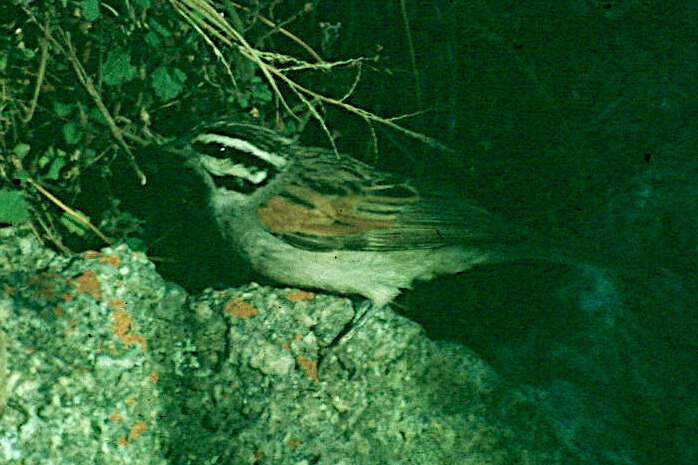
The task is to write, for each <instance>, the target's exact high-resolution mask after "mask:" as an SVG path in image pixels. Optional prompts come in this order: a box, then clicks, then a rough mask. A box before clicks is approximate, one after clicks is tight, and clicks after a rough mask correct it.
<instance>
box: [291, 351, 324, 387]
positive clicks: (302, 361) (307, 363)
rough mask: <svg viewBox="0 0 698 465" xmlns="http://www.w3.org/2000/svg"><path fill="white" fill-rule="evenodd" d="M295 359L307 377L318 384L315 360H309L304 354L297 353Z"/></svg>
mask: <svg viewBox="0 0 698 465" xmlns="http://www.w3.org/2000/svg"><path fill="white" fill-rule="evenodd" d="M296 361H297V362H298V364H299V365H300V366H301V368H303V370H305V374H306V375H307V376H308V378H310V379H312V380H313V383H314V384H315V385H318V384H320V378H319V377H318V373H317V361H315V360H309V359H307V358H306V357H305V356H304V355H298V356H297V357H296Z"/></svg>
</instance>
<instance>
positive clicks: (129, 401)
mask: <svg viewBox="0 0 698 465" xmlns="http://www.w3.org/2000/svg"><path fill="white" fill-rule="evenodd" d="M135 403H136V398H135V397H129V398H128V399H126V405H133V404H135Z"/></svg>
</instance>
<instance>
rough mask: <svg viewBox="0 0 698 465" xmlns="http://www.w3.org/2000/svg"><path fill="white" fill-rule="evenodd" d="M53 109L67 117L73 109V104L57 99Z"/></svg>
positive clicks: (57, 113) (59, 114)
mask: <svg viewBox="0 0 698 465" xmlns="http://www.w3.org/2000/svg"><path fill="white" fill-rule="evenodd" d="M53 111H55V112H56V115H58V116H61V117H66V116H68V115H69V114H70V113H71V112H72V111H73V105H71V104H70V103H61V102H58V101H55V102H53Z"/></svg>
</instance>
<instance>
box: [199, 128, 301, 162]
mask: <svg viewBox="0 0 698 465" xmlns="http://www.w3.org/2000/svg"><path fill="white" fill-rule="evenodd" d="M194 141H195V142H203V143H204V144H209V143H211V142H216V143H219V144H221V145H222V146H223V147H224V148H225V147H233V148H236V149H238V150H240V151H242V152H246V153H249V154H251V155H254V156H255V157H258V158H261V159H262V160H264V161H266V162H268V163H271V164H272V165H274V166H275V167H276V168H282V167H283V166H284V165H286V162H287V160H286V159H285V158H284V157H280V156H279V155H277V154H275V153H269V152H265V151H264V150H261V149H260V148H259V147H256V146H254V145H252V144H250V143H249V142H247V141H246V140H243V139H237V138H235V137H229V136H223V135H220V134H212V133H208V134H199V135H198V136H197V137H196V138H195V139H194Z"/></svg>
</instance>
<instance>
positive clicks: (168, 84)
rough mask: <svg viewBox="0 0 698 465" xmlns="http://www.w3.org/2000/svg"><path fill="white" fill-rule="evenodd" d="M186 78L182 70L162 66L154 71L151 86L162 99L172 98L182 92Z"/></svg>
mask: <svg viewBox="0 0 698 465" xmlns="http://www.w3.org/2000/svg"><path fill="white" fill-rule="evenodd" d="M186 80H187V75H186V74H184V72H183V71H182V70H180V69H178V68H168V67H166V66H160V67H158V68H157V69H156V70H155V71H154V72H153V76H152V82H151V86H152V88H153V90H154V91H155V95H157V96H158V98H160V100H171V99H173V98H175V97H176V96H178V95H179V94H180V93H181V92H182V89H184V82H185V81H186Z"/></svg>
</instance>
